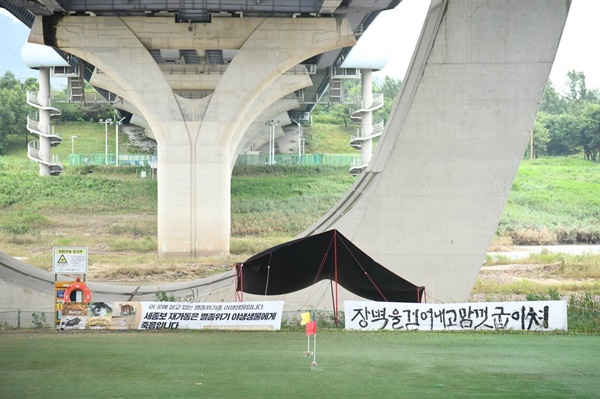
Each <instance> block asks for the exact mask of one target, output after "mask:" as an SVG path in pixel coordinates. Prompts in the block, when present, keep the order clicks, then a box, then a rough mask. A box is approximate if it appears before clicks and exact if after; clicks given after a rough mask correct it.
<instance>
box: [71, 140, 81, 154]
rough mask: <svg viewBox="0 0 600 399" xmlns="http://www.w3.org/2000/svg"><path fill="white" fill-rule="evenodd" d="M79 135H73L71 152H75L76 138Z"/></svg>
mask: <svg viewBox="0 0 600 399" xmlns="http://www.w3.org/2000/svg"><path fill="white" fill-rule="evenodd" d="M78 138H79V136H71V154H75V139H78Z"/></svg>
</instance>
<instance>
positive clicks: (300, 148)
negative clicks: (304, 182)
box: [292, 119, 302, 163]
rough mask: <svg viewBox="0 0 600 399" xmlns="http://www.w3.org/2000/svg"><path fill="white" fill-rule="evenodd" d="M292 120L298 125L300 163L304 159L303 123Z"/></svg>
mask: <svg viewBox="0 0 600 399" xmlns="http://www.w3.org/2000/svg"><path fill="white" fill-rule="evenodd" d="M292 121H293V122H294V123H295V124H296V125H298V163H300V161H301V160H302V124H301V123H300V122H298V121H297V120H295V119H292Z"/></svg>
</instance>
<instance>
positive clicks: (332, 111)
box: [0, 71, 600, 161]
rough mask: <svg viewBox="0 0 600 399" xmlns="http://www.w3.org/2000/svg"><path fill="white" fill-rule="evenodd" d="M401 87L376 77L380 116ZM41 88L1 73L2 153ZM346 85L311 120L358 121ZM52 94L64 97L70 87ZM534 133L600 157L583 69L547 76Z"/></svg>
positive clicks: (87, 109)
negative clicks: (561, 88) (563, 86)
mask: <svg viewBox="0 0 600 399" xmlns="http://www.w3.org/2000/svg"><path fill="white" fill-rule="evenodd" d="M400 87H401V81H400V80H397V79H394V78H391V77H388V76H386V77H385V79H384V80H383V81H374V87H373V91H374V93H383V96H384V105H383V107H382V108H381V109H379V110H377V111H376V113H375V116H376V117H377V116H379V117H381V118H383V120H384V121H387V118H388V116H389V114H390V111H391V110H392V106H393V104H394V100H395V98H396V96H397V95H398V92H399V91H400ZM37 90H38V82H37V80H36V79H34V78H29V79H27V80H25V81H24V82H20V81H19V80H18V79H17V78H15V76H14V74H13V73H12V72H10V71H8V72H6V73H5V74H4V76H2V77H0V155H1V154H3V153H4V151H5V150H6V146H7V136H8V135H19V136H23V137H24V139H25V142H26V141H27V130H26V128H25V125H26V123H27V115H28V114H30V113H33V112H35V110H34V109H33V108H32V107H30V106H29V105H28V104H27V103H26V92H27V91H37ZM344 91H345V97H346V99H349V100H350V104H330V103H325V104H318V105H317V106H316V107H315V109H314V110H313V120H314V121H315V122H318V123H327V124H335V125H340V126H346V127H349V126H354V124H353V123H352V121H351V119H350V108H352V107H353V106H354V108H356V105H354V104H352V102H357V101H359V99H360V93H361V88H360V82H359V81H358V80H346V81H345V83H344ZM53 95H54V96H56V97H59V98H63V99H64V100H66V89H65V90H62V91H59V92H54V93H53ZM352 99H354V100H352ZM61 108H62V112H63V115H62V116H61V119H62V120H66V121H89V122H94V121H97V120H99V118H104V117H111V115H112V113H113V111H112V107H110V105H108V104H94V105H91V106H84V105H82V104H69V103H67V102H64V103H63V104H62V107H61ZM532 139H533V145H532V146H529V147H528V148H527V150H526V152H525V156H526V157H530V156H531V155H532V154H530V148H531V147H532V148H533V155H534V156H535V157H540V156H559V155H563V156H564V155H572V154H579V153H582V154H583V156H584V157H585V159H588V160H593V161H598V160H599V159H600V91H599V90H598V89H591V90H590V89H588V88H587V87H586V84H585V75H584V73H583V72H577V71H570V72H568V73H567V90H566V92H565V93H562V94H561V93H558V92H557V91H556V89H555V88H554V85H553V84H552V82H551V81H548V84H547V86H546V91H545V93H544V97H543V99H542V102H541V105H540V109H539V112H538V115H537V118H536V121H535V124H534V127H533V134H532Z"/></svg>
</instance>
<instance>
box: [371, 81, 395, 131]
mask: <svg viewBox="0 0 600 399" xmlns="http://www.w3.org/2000/svg"><path fill="white" fill-rule="evenodd" d="M401 86H402V81H401V80H400V79H394V78H391V77H389V76H386V77H385V79H384V81H383V83H382V84H381V85H380V86H379V85H378V86H377V87H376V91H378V92H380V93H383V107H381V109H379V110H377V112H375V115H377V116H379V117H381V118H383V120H384V121H385V122H386V123H387V120H388V118H389V116H390V113H391V112H392V107H393V106H394V102H395V101H396V97H397V96H398V93H399V92H400V87H401Z"/></svg>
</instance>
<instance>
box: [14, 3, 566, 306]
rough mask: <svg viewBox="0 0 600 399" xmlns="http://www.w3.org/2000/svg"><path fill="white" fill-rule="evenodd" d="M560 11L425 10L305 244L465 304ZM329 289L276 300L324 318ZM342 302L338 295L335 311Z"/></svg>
mask: <svg viewBox="0 0 600 399" xmlns="http://www.w3.org/2000/svg"><path fill="white" fill-rule="evenodd" d="M569 5H570V1H569V0H548V1H544V2H540V1H533V0H532V1H523V0H514V1H502V2H499V1H496V0H473V1H464V0H434V1H432V3H431V6H430V9H429V13H428V16H427V18H426V21H425V25H424V26H423V29H422V33H421V36H420V39H419V42H418V45H417V49H416V51H415V53H414V55H413V58H412V61H411V64H410V67H409V71H408V73H407V76H406V78H405V80H404V82H403V87H402V91H401V93H400V95H399V97H398V98H397V99H396V102H395V106H394V109H393V111H392V115H390V118H389V121H388V125H387V127H386V130H385V132H384V134H383V135H382V138H381V139H380V141H379V144H378V146H377V150H376V152H375V154H374V157H373V160H372V162H371V164H370V166H369V167H368V168H367V170H366V171H365V172H363V173H362V174H361V175H360V177H359V178H358V180H357V182H356V183H355V185H354V186H353V188H352V189H351V191H350V192H349V193H348V194H347V195H346V197H345V198H343V199H342V200H341V201H340V202H339V203H338V204H337V205H336V206H335V207H334V208H333V209H332V210H331V211H330V212H329V213H328V214H327V215H325V216H324V217H323V218H322V219H321V220H319V221H318V222H317V223H316V224H315V225H314V226H312V227H311V228H310V229H308V230H307V231H305V232H304V233H303V235H310V234H313V233H316V232H320V231H323V230H328V229H331V228H337V229H338V230H340V231H341V232H342V233H343V234H344V235H345V236H346V237H348V238H349V239H351V240H352V241H353V242H354V243H356V244H357V245H358V246H359V247H361V248H362V249H363V250H364V251H365V252H367V253H368V254H369V255H370V256H371V257H373V258H374V259H375V260H376V261H378V262H380V263H381V264H383V265H385V266H386V267H387V268H389V269H390V270H392V271H393V272H395V273H397V274H399V275H400V276H402V277H404V278H406V279H408V280H409V281H411V282H413V283H415V284H418V285H423V286H425V287H426V290H427V300H428V301H429V302H462V301H465V300H466V299H467V298H468V296H469V293H470V290H471V288H472V286H473V283H474V281H475V279H476V277H477V274H478V272H479V270H480V267H481V265H482V262H483V261H484V259H485V255H486V252H487V249H488V247H489V244H490V242H491V240H492V237H493V235H494V232H495V230H496V227H497V223H498V220H499V219H500V215H501V213H502V210H503V208H504V205H505V203H506V200H507V198H508V195H509V193H510V189H511V186H512V183H513V180H514V176H515V174H516V172H517V168H518V165H519V162H520V160H521V158H522V155H523V151H524V149H525V146H526V143H527V139H528V137H529V133H530V130H531V127H532V125H533V122H534V119H535V116H536V113H537V110H538V107H539V104H540V101H541V98H542V95H543V91H544V87H545V84H546V81H547V78H548V75H549V73H550V69H551V67H552V63H553V61H554V57H555V54H556V51H557V48H558V44H559V41H560V37H561V34H562V31H563V27H564V24H565V21H566V18H567V14H568V9H569ZM69 51H70V50H69ZM84 58H85V57H84ZM100 61H101V60H98V62H100ZM100 65H101V66H100V68H103V67H105V68H110V67H109V65H106V66H104V65H102V64H100ZM116 75H117V74H115V76H116ZM115 80H117V79H115ZM122 83H125V82H122ZM126 87H127V86H126ZM132 98H133V99H134V96H132ZM135 105H136V106H138V105H137V104H135ZM148 114H149V115H151V113H150V112H149V113H148ZM158 126H159V127H160V126H161V125H160V124H158ZM195 126H196V130H192V131H193V132H194V135H193V136H192V137H194V138H198V137H200V136H199V135H197V134H196V133H195V132H196V131H197V130H198V125H195ZM182 130H183V129H182ZM186 131H187V130H186ZM233 131H234V129H229V130H227V132H229V133H230V136H231V132H233ZM158 132H159V135H164V136H167V135H168V131H167V130H166V128H164V130H160V129H159V130H158ZM181 141H184V140H181ZM199 141H203V140H202V139H201V138H200V139H199ZM207 144H210V143H207ZM202 145H204V143H202ZM183 148H185V147H184V145H183V144H182V145H181V146H180V148H179V150H182V149H183ZM213 148H214V147H213ZM176 149H177V148H176ZM168 151H170V150H168ZM168 151H167V154H164V155H165V156H167V159H169V157H168V155H169V154H168ZM198 151H200V152H201V151H202V150H201V149H200V148H198ZM202 154H204V153H202ZM159 155H161V156H162V155H163V154H159ZM184 175H185V176H186V177H187V178H188V179H189V175H188V172H185V171H184ZM222 175H223V176H225V175H226V174H225V173H223V174H222ZM227 223H229V222H228V221H227ZM341 267H343V266H341ZM223 278H230V279H231V284H233V279H232V278H231V277H230V276H229V275H228V276H223ZM208 284H210V283H208ZM164 289H165V287H163V290H164ZM331 289H332V287H331V285H330V283H324V282H323V283H320V284H317V285H315V286H313V287H310V288H307V289H305V290H302V291H299V292H296V293H294V294H289V295H284V296H282V297H279V298H278V299H284V300H285V301H286V306H287V308H288V309H290V310H292V309H306V308H310V307H314V308H319V309H326V308H330V307H331V305H332V301H331V298H332V295H331V292H330V291H331ZM208 290H209V291H210V292H211V294H210V299H211V300H220V299H224V300H233V296H231V292H232V290H231V285H230V286H228V287H227V288H223V287H220V286H218V285H215V286H214V289H212V290H211V289H208ZM350 298H354V296H353V295H352V294H350V293H348V292H347V291H345V290H343V289H341V288H340V293H339V299H340V301H341V300H343V299H350ZM245 299H247V300H248V299H262V298H258V297H252V296H249V295H247V296H246V297H245ZM270 299H273V298H272V297H270ZM3 300H4V298H3Z"/></svg>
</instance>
